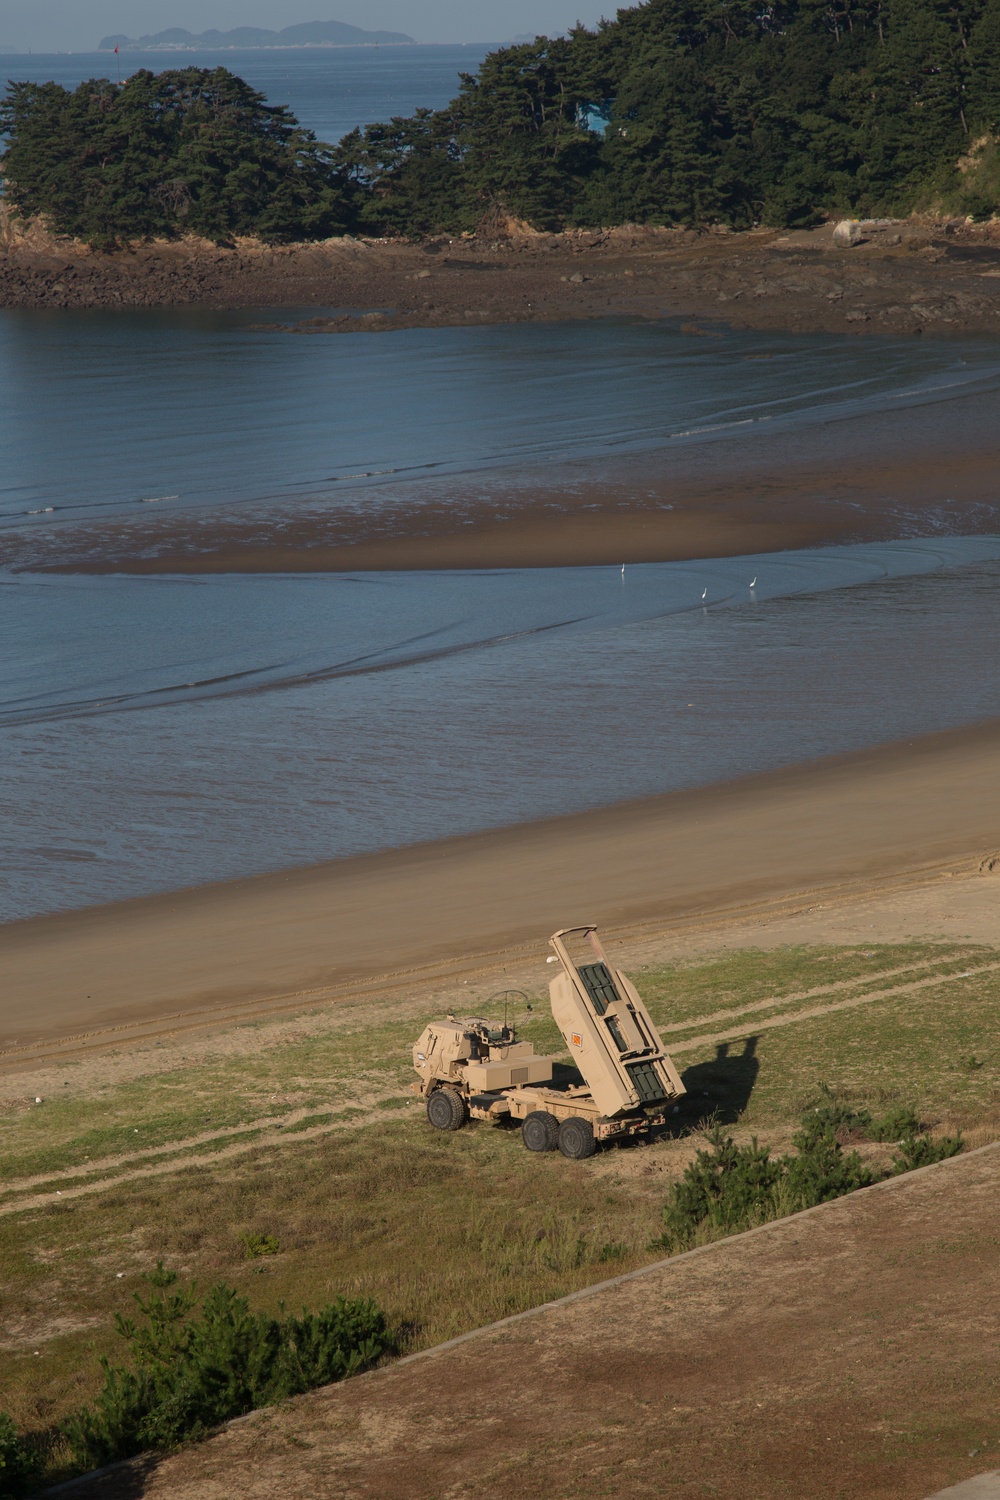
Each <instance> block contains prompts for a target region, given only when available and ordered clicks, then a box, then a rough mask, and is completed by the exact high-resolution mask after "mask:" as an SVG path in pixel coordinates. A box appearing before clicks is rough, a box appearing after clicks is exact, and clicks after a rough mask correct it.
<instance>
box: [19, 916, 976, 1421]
mask: <svg viewBox="0 0 1000 1500" xmlns="http://www.w3.org/2000/svg"><path fill="white" fill-rule="evenodd" d="M991 964H1000V954H998V953H994V952H993V951H991V950H987V949H982V948H971V947H968V946H966V947H957V946H955V945H949V944H943V943H942V944H909V945H905V946H903V945H896V946H883V947H876V948H866V949H860V948H851V949H832V948H831V949H782V950H778V951H776V952H753V951H751V952H741V953H735V954H732V955H729V956H727V957H725V958H721V959H718V960H716V961H714V962H710V963H700V964H696V965H688V966H683V967H677V968H670V969H655V970H654V969H649V970H645V971H643V970H634V971H632V972H633V978H634V979H635V980H636V982H637V983H638V986H639V989H640V991H641V993H642V994H643V996H644V997H645V998H646V1000H647V1003H648V1004H649V1007H650V1009H651V1011H652V1013H653V1015H654V1017H655V1019H656V1021H657V1023H658V1024H660V1025H661V1026H663V1027H664V1028H667V1027H669V1028H671V1029H670V1030H669V1031H667V1032H666V1033H665V1035H666V1039H667V1042H668V1046H673V1047H676V1048H677V1049H678V1050H677V1061H678V1066H679V1067H680V1068H681V1069H682V1072H683V1073H684V1075H685V1082H686V1083H687V1085H688V1086H689V1088H690V1089H692V1090H693V1091H695V1097H696V1100H697V1105H696V1107H694V1108H692V1109H691V1110H690V1111H689V1114H688V1117H687V1119H686V1122H685V1123H684V1124H683V1125H679V1126H678V1129H677V1132H676V1133H675V1134H674V1135H672V1136H665V1137H664V1138H662V1139H660V1140H658V1141H656V1142H655V1143H653V1144H650V1145H640V1146H633V1147H631V1148H618V1149H613V1150H608V1151H605V1152H602V1153H601V1154H599V1155H598V1156H597V1157H595V1158H594V1159H593V1160H592V1161H589V1162H584V1163H574V1162H569V1161H566V1160H565V1159H564V1158H562V1157H561V1156H558V1155H551V1156H537V1155H533V1154H530V1153H528V1152H526V1151H525V1150H524V1149H523V1148H522V1146H521V1144H520V1140H519V1137H518V1135H517V1134H516V1132H514V1131H509V1130H503V1129H494V1128H491V1127H489V1126H486V1125H475V1126H471V1127H469V1128H467V1129H465V1130H462V1131H460V1132H458V1133H457V1134H455V1135H440V1134H438V1133H436V1132H434V1131H432V1130H431V1129H430V1128H429V1127H428V1126H427V1124H426V1122H425V1120H424V1117H423V1110H422V1107H421V1106H420V1104H419V1103H418V1102H416V1101H414V1100H413V1097H412V1095H410V1094H408V1092H407V1085H408V1083H409V1082H410V1080H411V1078H412V1077H413V1076H414V1075H413V1074H412V1071H411V1068H410V1047H411V1045H412V1042H413V1040H414V1039H415V1037H416V1036H417V1034H418V1033H419V1031H420V1029H421V1028H422V1026H423V1024H424V1022H425V1021H426V1019H428V1017H427V1015H426V1013H424V1012H421V1011H420V1010H419V1009H417V1008H414V1010H413V1012H412V1014H411V1015H409V1016H405V1015H404V1016H403V1017H402V1018H400V1017H399V1016H395V1017H394V1019H393V1020H392V1022H391V1023H390V1022H386V1021H383V1020H381V1019H380V1020H376V1021H375V1022H374V1023H373V1022H371V1021H370V1020H366V1019H365V1017H364V1016H363V1014H362V1013H361V1012H360V1011H356V1012H354V1013H353V1015H352V1016H351V1018H349V1020H348V1021H346V1022H345V1020H344V1018H343V1016H335V1015H334V1014H333V1013H332V1012H331V1013H330V1020H329V1024H328V1025H327V1023H326V1021H325V1020H324V1019H322V1018H321V1019H320V1021H319V1022H317V1024H316V1026H315V1027H314V1029H313V1031H312V1033H311V1034H310V1035H309V1036H306V1037H304V1038H303V1037H298V1038H295V1039H293V1040H290V1041H288V1042H286V1043H283V1044H277V1045H269V1046H268V1047H267V1048H262V1049H261V1050H258V1051H256V1052H251V1053H250V1054H248V1055H246V1056H242V1057H228V1058H216V1059H215V1060H211V1059H210V1060H208V1061H205V1062H202V1063H191V1064H190V1065H187V1066H185V1067H183V1068H180V1069H177V1068H171V1069H170V1070H168V1071H164V1072H163V1073H161V1074H153V1075H151V1076H148V1077H146V1078H144V1079H142V1080H141V1081H138V1082H133V1083H126V1084H121V1085H120V1086H117V1087H111V1086H106V1087H103V1088H101V1089H100V1091H99V1092H97V1093H96V1094H94V1095H93V1096H92V1097H87V1096H86V1095H85V1094H84V1093H83V1091H82V1090H79V1089H77V1088H76V1087H75V1086H74V1082H73V1072H72V1070H67V1071H66V1074H65V1078H66V1080H67V1084H66V1085H64V1087H65V1094H64V1095H63V1094H60V1093H59V1092H58V1091H56V1092H55V1096H54V1097H50V1098H46V1099H45V1101H44V1102H43V1104H41V1105H34V1104H30V1105H29V1104H27V1103H26V1104H25V1105H24V1107H22V1108H18V1109H14V1110H11V1111H9V1112H8V1113H7V1114H6V1115H5V1116H3V1117H0V1179H2V1186H0V1266H2V1272H0V1347H2V1348H3V1351H4V1356H5V1358H4V1362H3V1374H2V1376H0V1410H3V1409H6V1410H8V1411H9V1412H10V1413H11V1414H12V1415H13V1416H14V1418H15V1419H16V1421H17V1422H18V1423H19V1425H21V1426H23V1427H25V1428H28V1429H39V1428H46V1427H48V1426H50V1425H51V1424H52V1423H53V1422H54V1421H55V1420H57V1419H58V1418H59V1417H60V1416H61V1415H62V1414H64V1413H65V1412H66V1411H67V1410H68V1409H70V1408H71V1407H73V1406H74V1405H76V1404H78V1403H79V1402H80V1401H82V1400H84V1399H86V1398H87V1397H89V1396H90V1395H91V1394H92V1393H93V1391H94V1389H95V1388H96V1386H97V1383H98V1381H99V1378H100V1370H99V1358H100V1356H101V1355H102V1354H114V1353H115V1349H114V1345H115V1343H116V1338H115V1335H114V1333H113V1330H112V1318H113V1313H114V1312H115V1311H116V1310H127V1308H128V1306H129V1304H130V1296H131V1293H132V1291H133V1290H134V1289H135V1288H136V1286H137V1285H138V1278H139V1276H140V1275H141V1274H142V1272H143V1271H145V1270H147V1269H149V1268H150V1267H152V1266H153V1265H154V1264H155V1262H156V1261H157V1260H158V1259H160V1258H162V1259H163V1261H164V1262H165V1263H166V1265H167V1266H168V1267H171V1268H174V1269H177V1270H178V1271H180V1272H182V1273H183V1274H184V1275H185V1276H191V1277H194V1278H196V1279H197V1280H198V1281H199V1283H201V1284H207V1283H209V1282H212V1281H215V1280H219V1279H225V1280H227V1281H229V1282H230V1283H231V1284H233V1285H235V1286H237V1287H238V1288H240V1289H241V1290H243V1291H245V1292H246V1293H247V1295H249V1296H250V1298H251V1301H252V1302H253V1304H254V1305H255V1306H260V1307H265V1308H268V1309H276V1308H277V1307H278V1305H279V1304H282V1303H283V1304H285V1305H286V1306H287V1307H288V1308H289V1309H292V1310H296V1309H298V1308H300V1307H301V1306H303V1305H305V1306H309V1307H316V1306H319V1305H320V1304H321V1303H324V1302H328V1301H330V1300H331V1298H333V1297H334V1296H336V1295H337V1294H340V1293H343V1294H345V1295H348V1296H354V1295H358V1294H362V1293H363V1294H366V1295H370V1296H372V1297H374V1298H376V1299H377V1300H378V1301H379V1302H380V1303H381V1305H382V1306H383V1307H384V1309H385V1310H386V1312H387V1314H388V1316H389V1318H390V1319H391V1321H392V1322H393V1324H394V1325H396V1326H397V1327H398V1328H400V1329H402V1330H403V1336H404V1343H405V1345H407V1346H408V1347H411V1348H419V1347H423V1346H426V1345H428V1344H431V1343H435V1342H438V1341H440V1340H442V1339H445V1338H448V1337H450V1336H451V1335H453V1334H455V1333H459V1332H462V1331H464V1330H466V1329H469V1328H472V1327H475V1326H477V1325H481V1324H483V1323H487V1322H490V1321H492V1320H494V1319H496V1318H500V1317H503V1316H504V1315H505V1314H507V1313H510V1312H515V1311H518V1310H521V1309H523V1308H526V1307H530V1306H533V1305H536V1304H537V1303H539V1302H542V1301H545V1300H548V1299H550V1298H552V1297H557V1296H560V1295H562V1294H564V1293H566V1292H569V1291H572V1290H574V1289H575V1288H577V1287H580V1286H584V1285H587V1284H588V1283H592V1282H594V1281H598V1280H602V1279H604V1278H606V1277H607V1276H609V1275H614V1274H616V1273H618V1272H619V1271H625V1270H629V1269H631V1268H633V1267H635V1266H637V1265H640V1264H642V1263H643V1262H645V1261H648V1260H650V1259H654V1258H657V1256H658V1254H659V1253H661V1252H656V1251H654V1250H651V1249H650V1248H649V1247H650V1244H651V1241H652V1240H653V1239H654V1238H655V1237H656V1236H657V1235H658V1234H659V1233H660V1230H661V1227H662V1225H661V1210H662V1207H663V1204H664V1202H665V1199H666V1196H667V1191H668V1187H669V1184H670V1182H671V1181H672V1180H675V1179H676V1178H677V1177H678V1176H679V1175H680V1173H681V1172H682V1171H683V1168H684V1166H685V1165H686V1163H687V1162H688V1161H690V1159H691V1157H692V1155H693V1152H694V1150H695V1149H696V1147H697V1145H698V1144H700V1143H701V1140H700V1137H699V1136H697V1135H692V1134H691V1131H692V1129H693V1128H695V1127H696V1126H697V1123H698V1118H699V1115H704V1116H708V1115H712V1114H714V1115H715V1116H716V1117H717V1118H719V1119H721V1120H723V1121H726V1122H732V1128H733V1133H734V1134H735V1135H736V1136H737V1138H738V1139H747V1138H749V1136H750V1135H751V1134H754V1135H757V1136H758V1137H759V1138H760V1139H761V1140H762V1141H764V1142H766V1143H769V1144H773V1145H774V1146H775V1147H776V1148H780V1149H786V1148H787V1145H788V1142H789V1140H790V1138H791V1135H792V1133H793V1132H794V1130H795V1129H796V1127H797V1124H798V1119H799V1116H800V1114H801V1112H802V1110H803V1109H804V1108H805V1107H807V1106H808V1105H809V1104H810V1102H811V1101H813V1100H814V1099H815V1098H816V1096H817V1095H818V1094H819V1092H820V1091H821V1090H822V1089H823V1088H826V1089H829V1090H832V1091H834V1093H835V1094H837V1095H838V1096H840V1097H843V1098H844V1099H845V1100H847V1101H849V1102H851V1103H853V1104H856V1105H867V1106H868V1107H870V1108H872V1109H873V1110H878V1111H881V1110H884V1109H885V1108H886V1107H887V1106H889V1105H894V1104H906V1105H910V1106H912V1107H914V1108H915V1109H916V1110H917V1112H918V1113H919V1114H920V1116H921V1119H922V1120H923V1121H924V1122H925V1123H926V1124H928V1125H929V1126H930V1127H932V1129H935V1130H939V1131H945V1130H953V1129H955V1128H956V1127H958V1128H961V1129H962V1130H963V1132H964V1133H965V1135H966V1139H967V1141H968V1143H969V1144H971V1145H975V1144H980V1143H981V1142H985V1141H986V1140H992V1139H994V1138H996V1136H997V1135H1000V1070H998V1064H1000V1052H998V1047H997V1037H998V1027H997V1019H998V1014H1000V968H998V969H997V970H996V971H995V972H990V970H989V968H988V966H989V965H991ZM977 970H979V971H981V972H978V973H977V972H975V971H977ZM970 971H971V973H970ZM960 976H966V977H960ZM869 995H880V996H881V998H874V999H870V1000H869V999H866V998H865V997H866V996H869ZM856 1001H857V1002H860V1003H857V1004H851V1003H849V1002H856ZM751 1006H756V1007H759V1008H758V1009H754V1010H751V1011H749V1013H748V1012H747V1010H746V1008H747V1007H751ZM833 1006H837V1007H840V1008H837V1009H831V1008H830V1007H833ZM540 1007H541V1008H540ZM442 1010H443V1007H441V1010H439V1011H437V1012H436V1013H438V1014H440V1013H441V1011H442ZM811 1010H818V1011H820V1012H821V1013H820V1014H814V1015H810V1016H808V1017H803V1018H801V1019H795V1017H797V1016H799V1015H800V1013H801V1012H803V1011H811ZM776 1021H780V1022H781V1024H778V1025H775V1024H773V1023H774V1022H776ZM765 1023H771V1024H768V1025H766V1024H765ZM755 1027H756V1028H757V1029H755ZM734 1030H735V1031H739V1032H740V1033H741V1034H740V1035H738V1036H736V1037H732V1038H729V1039H726V1040H723V1041H709V1042H705V1041H699V1040H698V1039H699V1038H703V1037H706V1036H715V1035H717V1034H718V1033H719V1032H720V1031H723V1032H730V1031H734ZM524 1034H525V1035H526V1036H527V1037H528V1038H529V1039H530V1040H532V1041H534V1043H535V1045H536V1047H537V1048H538V1049H539V1050H546V1051H547V1050H552V1051H557V1050H558V1051H561V1050H562V1048H561V1039H560V1038H559V1037H558V1034H557V1033H556V1030H555V1027H554V1025H553V1023H552V1022H551V1019H550V1018H549V1017H548V1010H547V1005H545V1004H544V1001H543V1000H542V998H541V997H538V1002H537V1004H536V1008H535V1010H534V1012H533V1014H532V1015H531V1016H529V1017H527V1024H526V1025H525V1027H524ZM692 1042H693V1043H695V1045H694V1046H691V1047H689V1048H688V1049H687V1050H683V1049H685V1047H686V1046H687V1044H689V1043H692ZM275 1121H281V1122H284V1123H283V1128H282V1129H278V1128H277V1127H276V1125H275V1124H274V1123H268V1122H275ZM237 1129H241V1130H242V1134H236V1135H234V1134H232V1133H228V1134H227V1133H226V1132H232V1131H234V1130H237ZM227 1151H229V1152H230V1153H232V1154H229V1155H224V1154H223V1153H224V1152H227ZM872 1151H873V1153H874V1155H875V1157H877V1159H878V1160H879V1161H882V1159H883V1157H886V1156H887V1148H884V1147H877V1148H872ZM879 1152H881V1153H882V1156H878V1153H879ZM81 1172H82V1173H84V1174H89V1179H88V1176H87V1175H83V1176H80V1175H70V1174H73V1173H76V1174H79V1173H81ZM154 1172H155V1173H157V1174H158V1175H153V1173H154ZM60 1174H63V1175H60ZM81 1187H83V1188H85V1189H87V1191H85V1192H83V1193H82V1194H80V1195H79V1196H72V1194H73V1193H75V1192H76V1191H77V1190H78V1189H79V1188H81ZM57 1193H61V1194H62V1197H57V1196H56V1194H57ZM29 1202H33V1203H34V1204H35V1205H36V1206H34V1207H29V1206H26V1205H27V1204H28V1203H29Z"/></svg>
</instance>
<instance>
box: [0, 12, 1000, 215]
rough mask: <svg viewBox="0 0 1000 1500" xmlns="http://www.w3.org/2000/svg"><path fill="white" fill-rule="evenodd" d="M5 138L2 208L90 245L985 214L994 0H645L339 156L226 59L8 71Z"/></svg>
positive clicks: (507, 61) (997, 37)
mask: <svg viewBox="0 0 1000 1500" xmlns="http://www.w3.org/2000/svg"><path fill="white" fill-rule="evenodd" d="M0 128H2V129H3V130H5V131H6V133H7V136H8V147H7V151H6V153H5V155H4V157H3V158H2V163H3V170H4V172H5V174H6V177H7V191H8V193H9V194H10V196H11V197H12V198H13V200H14V202H15V204H16V205H17V206H18V207H19V208H20V209H21V210H22V211H25V212H43V213H46V214H48V215H49V216H50V218H51V219H52V220H53V222H55V223H56V224H57V225H58V227H59V228H62V229H65V230H67V231H68V232H70V233H73V234H78V235H81V236H82V237H84V238H87V239H90V240H92V241H95V240H101V239H104V240H106V241H115V240H121V239H123V238H130V237H137V236H141V235H148V234H160V233H170V232H176V231H177V230H183V229H190V230H195V231H197V232H199V233H202V234H207V235H212V236H214V237H216V238H222V237H225V236H226V235H229V234H237V233H254V234H259V235H261V236H262V237H265V238H289V237H309V236H316V235H325V234H331V233H336V232H338V231H339V230H342V229H347V228H350V229H354V230H359V231H361V232H368V233H378V234H385V233H389V234H397V233H398V234H410V235H421V234H428V233H435V232H441V231H447V232H451V233H455V232H460V231H462V230H467V229H472V228H473V227H475V225H476V224H477V223H478V222H479V221H480V220H481V219H482V218H483V216H484V215H486V214H488V213H490V212H491V211H492V212H496V211H502V212H505V213H509V214H512V215H514V216H516V217H518V218H521V219H524V220H527V221H528V222H529V223H531V224H533V225H535V226H536V227H539V228H560V227H564V226H571V225H595V224H605V225H606V224H614V223H623V222H638V223H650V224H675V223H683V224H704V223H708V222H713V221H716V222H722V223H727V224H730V225H732V226H734V227H741V226H746V225H750V224H753V223H759V222H766V223H774V224H797V223H808V222H810V221H811V220H813V219H815V218H816V217H817V216H818V215H819V214H822V213H824V212H831V211H832V212H842V213H861V214H869V213H899V212H906V211H908V210H910V209H913V208H919V207H924V206H930V205H931V204H933V203H935V202H941V201H945V202H949V203H950V204H951V205H952V206H953V207H954V208H956V209H958V210H960V211H967V212H971V213H973V214H975V215H977V216H982V215H985V214H988V213H990V212H992V210H993V209H994V208H995V207H997V206H998V204H1000V173H998V170H997V161H998V158H997V153H996V149H995V145H994V137H995V136H996V134H997V132H998V129H1000V0H648V3H646V4H644V5H640V6H636V7H634V8H632V9H628V10H621V11H619V12H618V15H617V17H616V18H615V19H614V20H612V21H604V22H602V23H601V24H600V25H599V26H598V27H597V28H596V29H595V30H592V31H591V30H587V29H586V28H584V27H582V26H578V27H576V28H575V29H574V30H573V31H572V32H571V33H570V35H569V36H568V37H565V38H560V39H556V40H551V39H549V38H545V37H540V38H538V39H536V41H534V42H532V43H529V44H526V45H523V46H512V47H505V48H501V49H499V50H498V51H496V52H493V53H491V54H490V55H489V56H488V57H487V58H486V60H485V61H484V62H483V64H482V66H481V68H480V69H479V72H478V73H477V74H475V75H471V74H463V75H462V77H461V83H460V88H459V91H458V94H457V97H456V98H455V99H454V100H453V101H452V102H451V103H450V104H449V105H448V106H447V108H445V109H443V110H439V111H430V110H418V111H417V113H416V114H415V115H412V116H409V117H406V118H396V119H392V120H390V121H388V122H386V123H383V124H377V125H371V126H368V127H367V128H366V129H364V130H356V131H354V132H352V133H351V134H350V135H349V136H347V137H346V138H345V139H344V140H343V141H342V142H341V143H340V144H339V145H338V146H336V147H326V146H322V145H321V144H319V143H317V142H316V141H315V140H314V138H313V137H312V135H311V134H310V133H309V132H308V131H305V130H302V129H300V128H299V127H298V125H297V124H296V122H295V120H294V118H293V117H292V116H291V115H290V114H289V113H288V111H287V110H284V109H278V108H273V107H271V106H268V105H267V104H266V103H265V102H264V100H263V97H262V96H261V95H259V94H257V93H255V92H254V91H253V90H252V89H250V88H249V87H248V85H246V84H245V83H243V81H242V80H240V79H238V78H235V77H233V75H231V74H229V73H227V72H226V71H225V70H224V69H217V70H215V71H214V72H211V73H207V72H202V71H199V70H197V69H193V68H190V69H184V70H181V71H177V72H168V73H161V74H158V75H154V74H152V73H148V72H140V73H137V74H136V75H134V77H132V78H130V79H129V80H128V82H127V83H125V84H124V85H122V86H121V87H118V86H116V85H114V84H111V83H109V82H107V81H106V80H101V81H97V82H92V83H89V84H83V85H81V86H80V88H78V89H76V90H75V91H74V92H73V93H72V94H70V93H68V92H67V91H66V90H64V89H61V88H59V87H58V86H57V85H55V84H45V85H35V84H25V83H20V84H12V85H11V87H10V91H9V93H8V96H7V101H6V103H5V104H4V105H3V106H2V109H0ZM963 158H965V159H966V163H965V167H964V168H963V170H961V171H960V170H959V169H958V165H957V164H958V163H959V161H960V160H962V159H963ZM970 160H971V162H972V165H971V167H970V166H969V161H970Z"/></svg>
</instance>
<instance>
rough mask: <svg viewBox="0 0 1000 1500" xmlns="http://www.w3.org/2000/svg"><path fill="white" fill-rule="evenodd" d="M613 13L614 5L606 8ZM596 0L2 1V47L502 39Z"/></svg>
mask: <svg viewBox="0 0 1000 1500" xmlns="http://www.w3.org/2000/svg"><path fill="white" fill-rule="evenodd" d="M607 8H608V9H610V10H611V12H612V14H613V12H614V8H615V7H613V6H611V7H607ZM601 14H602V8H601V6H600V5H599V4H596V3H595V0H583V3H581V0H420V3H414V0H374V3H372V0H364V3H362V0H342V3H338V0H296V3H295V6H294V9H290V8H289V7H288V5H287V0H210V3H209V4H208V5H206V4H205V3H204V0H84V3H82V4H75V3H72V0H0V53H3V52H28V51H31V52H94V51H96V49H97V44H98V42H99V41H100V39H101V38H102V37H104V36H108V35H110V34H111V33H116V32H120V33H122V34H124V35H125V36H131V37H138V36H143V35H148V34H150V33H153V32H157V31H164V30H166V28H167V27H172V26H178V27H183V28H184V29H185V30H188V31H193V32H203V31H207V30H209V29H210V28H216V29H218V30H220V31H228V30H231V29H232V28H233V27H235V26H262V27H267V28H269V29H270V30H274V31H280V30H281V29H282V28H283V27H285V26H290V25H294V24H297V23H299V22H303V21H346V22H347V23H348V24H349V25H352V26H360V27H363V28H364V30H366V31H401V32H405V33H406V34H407V35H408V36H412V37H413V38H414V39H415V40H416V41H417V42H503V41H507V40H509V39H510V38H512V37H516V36H534V35H536V34H538V33H547V34H548V35H558V34H559V33H561V32H564V31H566V29H567V28H568V27H570V26H572V25H573V23H574V22H575V21H577V20H581V21H583V22H584V23H585V24H587V25H593V24H594V22H596V21H597V20H598V19H599V18H600V15H601Z"/></svg>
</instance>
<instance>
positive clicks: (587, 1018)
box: [549, 927, 684, 1117]
mask: <svg viewBox="0 0 1000 1500" xmlns="http://www.w3.org/2000/svg"><path fill="white" fill-rule="evenodd" d="M549 941H550V943H551V945H552V947H553V948H554V949H555V954H556V958H557V959H558V960H559V963H560V964H561V965H562V973H560V974H557V975H556V976H555V978H554V979H553V980H552V981H551V983H550V984H549V998H550V1000H551V1003H552V1015H553V1018H554V1019H555V1022H556V1025H557V1026H558V1027H559V1030H560V1031H561V1032H562V1034H563V1036H564V1037H565V1039H566V1045H567V1047H568V1048H569V1050H570V1056H571V1057H572V1059H573V1061H574V1062H575V1063H576V1065H577V1067H578V1068H579V1069H580V1072H581V1073H582V1074H583V1076H584V1078H585V1079H586V1080H587V1087H588V1089H589V1090H590V1093H591V1094H592V1095H593V1098H594V1102H595V1103H596V1105H597V1108H598V1110H599V1111H600V1113H601V1114H602V1115H605V1116H608V1117H613V1116H616V1115H621V1114H628V1113H631V1112H632V1111H634V1110H649V1109H656V1108H657V1107H659V1106H662V1105H663V1104H665V1103H667V1102H668V1101H669V1100H671V1099H676V1098H678V1097H679V1095H681V1094H683V1093H684V1085H683V1084H682V1083H681V1079H680V1074H679V1073H678V1072H677V1069H676V1068H675V1067H674V1065H673V1062H672V1061H671V1059H670V1057H669V1056H668V1055H667V1052H666V1049H665V1048H664V1046H663V1043H662V1041H661V1040H660V1037H659V1034H658V1032H657V1030H656V1027H655V1026H654V1025H653V1020H652V1017H651V1016H650V1014H649V1011H648V1010H647V1009H646V1007H645V1005H643V1003H642V1000H641V999H640V998H639V993H638V991H637V990H636V988H635V986H634V985H633V984H632V983H631V981H630V980H628V979H627V978H626V977H625V975H624V974H623V973H622V971H621V969H615V968H613V967H612V965H611V963H610V961H609V959H608V956H607V954H606V953H605V951H604V949H603V947H602V946H601V943H600V941H599V939H598V936H597V930H596V928H594V927H567V928H564V929H563V930H562V931H561V932H557V933H554V934H553V936H552V937H551V938H550V939H549ZM549 962H550V963H551V962H552V960H551V959H550V960H549Z"/></svg>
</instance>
